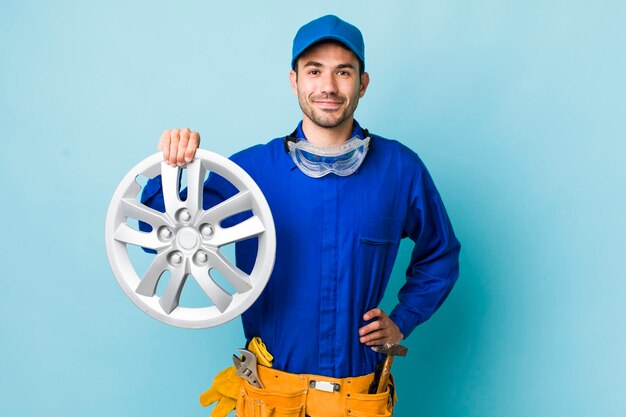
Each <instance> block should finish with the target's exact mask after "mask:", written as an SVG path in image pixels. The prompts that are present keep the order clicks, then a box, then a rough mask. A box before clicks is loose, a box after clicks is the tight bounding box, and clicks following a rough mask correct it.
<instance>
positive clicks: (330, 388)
mask: <svg viewBox="0 0 626 417" xmlns="http://www.w3.org/2000/svg"><path fill="white" fill-rule="evenodd" d="M309 387H311V388H314V389H316V390H318V391H325V392H339V390H340V389H341V385H339V384H337V383H335V382H328V381H316V380H314V379H312V380H311V381H310V382H309Z"/></svg>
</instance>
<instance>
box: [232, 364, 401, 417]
mask: <svg viewBox="0 0 626 417" xmlns="http://www.w3.org/2000/svg"><path fill="white" fill-rule="evenodd" d="M258 374H259V378H260V380H261V383H262V384H263V386H264V388H257V387H254V386H252V385H251V384H250V383H249V382H248V381H246V380H245V379H244V380H242V383H241V388H240V395H239V398H238V400H237V406H236V408H235V417H304V416H305V415H307V416H311V417H341V416H346V417H384V416H391V413H392V410H393V403H394V400H393V399H392V396H391V395H390V394H389V392H390V389H392V388H388V389H387V391H386V392H383V393H380V394H368V393H367V391H368V388H369V386H370V384H371V383H372V380H373V379H374V374H369V375H364V376H360V377H349V378H330V377H326V376H319V375H311V374H291V373H288V372H283V371H279V370H276V369H273V368H268V367H265V366H261V365H259V366H258ZM390 386H391V382H390Z"/></svg>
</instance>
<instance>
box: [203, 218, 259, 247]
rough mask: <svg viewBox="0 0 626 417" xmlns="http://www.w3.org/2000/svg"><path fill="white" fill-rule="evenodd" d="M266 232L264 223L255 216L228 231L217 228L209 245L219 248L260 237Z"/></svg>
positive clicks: (227, 229) (229, 228)
mask: <svg viewBox="0 0 626 417" xmlns="http://www.w3.org/2000/svg"><path fill="white" fill-rule="evenodd" d="M264 231H265V227H264V226H263V223H262V222H261V220H260V219H259V218H258V217H256V216H254V217H250V218H249V219H247V220H244V221H242V222H241V223H239V224H236V225H234V226H232V227H228V228H226V229H222V228H217V229H216V230H215V236H214V237H213V238H212V239H211V240H210V242H209V243H210V244H211V245H214V246H217V247H218V248H219V247H221V246H224V245H228V244H230V243H235V242H239V241H241V240H245V239H248V238H251V237H253V236H258V235H260V234H261V233H263V232H264Z"/></svg>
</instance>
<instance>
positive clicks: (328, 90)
mask: <svg viewBox="0 0 626 417" xmlns="http://www.w3.org/2000/svg"><path fill="white" fill-rule="evenodd" d="M320 81H321V85H320V91H321V92H322V93H325V94H336V93H337V82H336V80H335V77H334V74H333V73H332V72H326V73H325V74H323V75H322V77H321V80H320Z"/></svg>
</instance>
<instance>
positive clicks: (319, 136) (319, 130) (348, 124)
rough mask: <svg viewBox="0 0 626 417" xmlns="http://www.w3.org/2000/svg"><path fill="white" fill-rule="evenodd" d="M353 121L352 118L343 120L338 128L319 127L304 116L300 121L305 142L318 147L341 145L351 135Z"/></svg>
mask: <svg viewBox="0 0 626 417" xmlns="http://www.w3.org/2000/svg"><path fill="white" fill-rule="evenodd" d="M353 122H354V119H353V118H352V117H350V118H348V119H346V120H344V121H343V122H342V123H341V124H340V125H339V126H335V127H321V126H318V125H316V124H315V123H313V121H312V120H311V119H309V118H308V117H306V116H304V118H303V119H302V131H303V132H304V135H305V136H306V138H307V140H308V141H309V142H311V143H313V144H315V145H319V146H336V145H341V144H342V143H344V142H345V141H347V140H348V139H350V134H351V133H352V129H353Z"/></svg>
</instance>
